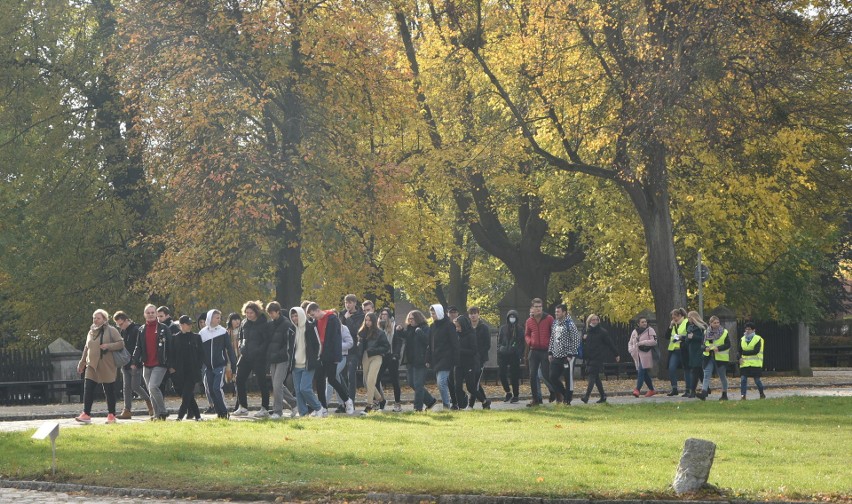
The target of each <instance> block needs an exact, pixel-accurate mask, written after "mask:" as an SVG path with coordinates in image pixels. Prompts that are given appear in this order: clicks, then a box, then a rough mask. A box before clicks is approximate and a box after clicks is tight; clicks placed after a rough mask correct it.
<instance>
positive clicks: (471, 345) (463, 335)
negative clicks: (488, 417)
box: [455, 315, 491, 409]
mask: <svg viewBox="0 0 852 504" xmlns="http://www.w3.org/2000/svg"><path fill="white" fill-rule="evenodd" d="M455 326H456V332H457V333H458V335H459V365H458V367H457V368H456V369H459V370H460V373H459V375H457V377H456V379H457V380H458V388H459V390H458V391H457V392H456V395H457V396H459V397H461V395H462V394H463V392H462V390H461V387H462V383H464V384H465V385H466V386H467V391H468V393H469V394H470V396H471V398H472V399H471V402H470V409H473V401H474V400H475V399H479V401H480V402H482V409H491V401H489V400H488V399H487V398H486V397H485V392H484V391H483V390H482V389H481V388H480V387H479V377H480V375H481V374H482V368H480V366H479V347H478V345H477V342H476V330H474V328H473V325H472V324H471V322H470V319H469V318H468V317H467V316H466V315H461V316H459V317H457V318H456V320H455Z"/></svg>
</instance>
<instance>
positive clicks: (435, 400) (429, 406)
mask: <svg viewBox="0 0 852 504" xmlns="http://www.w3.org/2000/svg"><path fill="white" fill-rule="evenodd" d="M436 404H438V400H437V399H433V400H432V402H431V403H429V404H424V406H425V407H426V409H427V410H430V409H432V406H434V405H436Z"/></svg>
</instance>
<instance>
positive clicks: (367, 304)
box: [361, 299, 376, 313]
mask: <svg viewBox="0 0 852 504" xmlns="http://www.w3.org/2000/svg"><path fill="white" fill-rule="evenodd" d="M361 309H362V310H364V313H373V312H374V311H376V305H374V304H373V302H372V301H370V300H369V299H365V300H364V302H363V303H361Z"/></svg>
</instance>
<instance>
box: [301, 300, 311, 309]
mask: <svg viewBox="0 0 852 504" xmlns="http://www.w3.org/2000/svg"><path fill="white" fill-rule="evenodd" d="M309 304H311V302H310V301H309V300H307V299H306V300H304V301H302V304H300V305H299V307H300V308H301V309H302V310H307V309H308V305H309Z"/></svg>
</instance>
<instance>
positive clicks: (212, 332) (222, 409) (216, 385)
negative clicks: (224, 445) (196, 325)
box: [199, 309, 237, 418]
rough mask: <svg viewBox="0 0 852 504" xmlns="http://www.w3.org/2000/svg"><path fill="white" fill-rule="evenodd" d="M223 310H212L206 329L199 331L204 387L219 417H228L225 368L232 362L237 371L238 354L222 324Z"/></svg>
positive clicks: (234, 370) (234, 369)
mask: <svg viewBox="0 0 852 504" xmlns="http://www.w3.org/2000/svg"><path fill="white" fill-rule="evenodd" d="M221 321H222V312H220V311H219V310H215V309H214V310H210V311H208V312H207V320H206V323H205V325H204V329H202V330H201V331H200V332H199V336H200V338H201V359H202V363H203V364H204V370H205V371H204V372H205V376H204V378H205V379H204V389H205V392H206V393H207V395H208V396H210V399H212V402H213V409H214V410H215V412H216V416H218V417H219V418H228V406H227V405H226V404H225V392H224V391H223V390H222V386H223V385H224V383H225V368H226V367H227V366H228V365H229V364H230V369H231V372H232V373H236V372H237V356H236V353H235V352H234V347H233V346H232V344H231V336H230V334H229V333H228V330H227V329H225V328H224V327H222V326H221V325H220V322H221Z"/></svg>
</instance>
